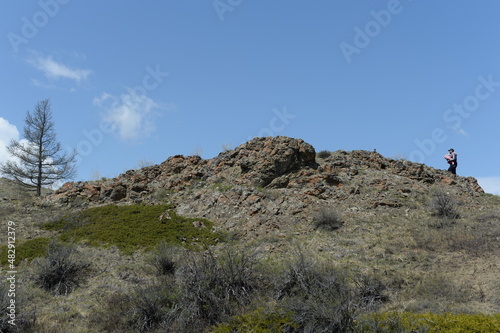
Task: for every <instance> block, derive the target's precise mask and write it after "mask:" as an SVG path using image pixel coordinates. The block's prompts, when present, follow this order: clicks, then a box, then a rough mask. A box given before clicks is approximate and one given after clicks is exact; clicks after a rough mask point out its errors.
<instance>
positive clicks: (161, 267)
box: [149, 242, 180, 275]
mask: <svg viewBox="0 0 500 333" xmlns="http://www.w3.org/2000/svg"><path fill="white" fill-rule="evenodd" d="M179 255H180V249H179V248H178V247H175V246H170V245H168V244H167V243H166V242H161V243H159V244H158V245H157V246H156V249H155V251H154V252H153V254H152V255H151V257H150V259H149V262H150V263H151V264H152V265H153V266H154V267H155V268H156V270H157V272H158V274H160V275H172V274H174V273H175V270H176V269H177V268H178V266H179V264H178V256H179Z"/></svg>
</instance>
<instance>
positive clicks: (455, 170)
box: [448, 164, 457, 175]
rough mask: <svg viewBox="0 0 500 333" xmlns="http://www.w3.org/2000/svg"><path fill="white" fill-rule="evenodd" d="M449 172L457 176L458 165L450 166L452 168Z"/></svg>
mask: <svg viewBox="0 0 500 333" xmlns="http://www.w3.org/2000/svg"><path fill="white" fill-rule="evenodd" d="M448 171H449V172H451V173H452V174H454V175H456V174H457V165H456V164H450V167H449V168H448Z"/></svg>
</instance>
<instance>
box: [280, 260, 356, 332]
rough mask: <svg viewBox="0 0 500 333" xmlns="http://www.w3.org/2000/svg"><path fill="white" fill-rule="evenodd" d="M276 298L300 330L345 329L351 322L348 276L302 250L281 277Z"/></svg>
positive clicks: (350, 297) (352, 313) (340, 330)
mask: <svg viewBox="0 0 500 333" xmlns="http://www.w3.org/2000/svg"><path fill="white" fill-rule="evenodd" d="M276 300H277V301H278V306H279V307H281V308H282V309H284V311H285V312H286V313H293V321H294V322H295V323H297V324H298V325H299V326H300V328H301V330H300V331H302V332H345V331H347V330H348V329H349V328H350V327H351V325H352V321H353V315H354V303H355V300H354V297H353V292H352V289H351V288H350V287H349V285H348V281H347V276H346V275H345V274H343V273H342V272H340V271H338V270H337V269H336V268H334V267H333V266H330V265H319V264H317V263H315V262H314V261H312V259H310V258H309V257H306V256H305V254H304V253H302V252H300V253H299V254H298V255H297V259H296V260H295V261H294V262H291V263H290V264H289V265H288V268H287V269H286V270H285V272H284V274H283V275H282V276H281V277H280V282H279V283H278V288H277V294H276Z"/></svg>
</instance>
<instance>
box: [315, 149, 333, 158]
mask: <svg viewBox="0 0 500 333" xmlns="http://www.w3.org/2000/svg"><path fill="white" fill-rule="evenodd" d="M331 154H332V153H330V152H329V151H328V150H322V151H320V152H319V153H318V157H319V158H328V157H330V155H331Z"/></svg>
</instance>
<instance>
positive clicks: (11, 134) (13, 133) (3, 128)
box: [0, 117, 19, 163]
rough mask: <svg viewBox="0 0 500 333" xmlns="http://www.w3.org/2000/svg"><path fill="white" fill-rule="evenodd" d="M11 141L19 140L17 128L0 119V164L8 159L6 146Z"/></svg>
mask: <svg viewBox="0 0 500 333" xmlns="http://www.w3.org/2000/svg"><path fill="white" fill-rule="evenodd" d="M12 139H14V140H19V131H18V130H17V127H16V126H15V125H12V124H11V123H9V122H8V121H7V120H6V119H4V118H1V117H0V163H3V162H6V161H7V160H9V159H10V154H9V152H8V151H7V146H8V145H9V144H10V141H11V140H12Z"/></svg>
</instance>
